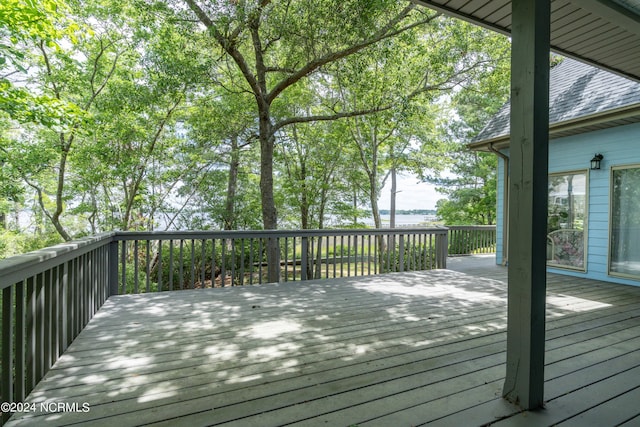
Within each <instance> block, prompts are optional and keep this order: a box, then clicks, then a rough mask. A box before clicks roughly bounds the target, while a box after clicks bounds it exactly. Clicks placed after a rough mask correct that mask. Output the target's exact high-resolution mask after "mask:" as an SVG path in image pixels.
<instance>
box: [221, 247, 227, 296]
mask: <svg viewBox="0 0 640 427" xmlns="http://www.w3.org/2000/svg"><path fill="white" fill-rule="evenodd" d="M226 251H227V239H220V287H221V288H224V286H225V279H226V276H227V272H226V266H227V253H226Z"/></svg>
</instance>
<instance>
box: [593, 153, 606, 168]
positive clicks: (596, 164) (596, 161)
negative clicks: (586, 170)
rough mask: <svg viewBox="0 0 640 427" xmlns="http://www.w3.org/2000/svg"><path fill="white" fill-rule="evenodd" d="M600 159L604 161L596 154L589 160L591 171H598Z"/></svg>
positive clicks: (602, 157) (600, 155)
mask: <svg viewBox="0 0 640 427" xmlns="http://www.w3.org/2000/svg"><path fill="white" fill-rule="evenodd" d="M602 159H604V156H603V155H602V154H596V155H595V156H593V159H591V170H596V169H600V162H601V161H602Z"/></svg>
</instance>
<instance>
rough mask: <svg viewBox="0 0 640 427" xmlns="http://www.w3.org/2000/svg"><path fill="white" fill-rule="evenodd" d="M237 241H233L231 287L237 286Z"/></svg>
mask: <svg viewBox="0 0 640 427" xmlns="http://www.w3.org/2000/svg"><path fill="white" fill-rule="evenodd" d="M235 279H236V239H231V286H235V285H236V283H235V282H236V280H235Z"/></svg>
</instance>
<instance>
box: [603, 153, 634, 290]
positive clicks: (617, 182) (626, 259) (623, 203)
mask: <svg viewBox="0 0 640 427" xmlns="http://www.w3.org/2000/svg"><path fill="white" fill-rule="evenodd" d="M609 242H610V243H609V244H610V248H609V273H610V274H614V275H619V276H630V277H634V278H640V166H635V167H626V168H614V169H613V170H612V177H611V239H610V240H609Z"/></svg>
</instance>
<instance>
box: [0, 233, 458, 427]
mask: <svg viewBox="0 0 640 427" xmlns="http://www.w3.org/2000/svg"><path fill="white" fill-rule="evenodd" d="M270 239H275V240H276V241H277V243H278V246H279V247H280V281H290V280H310V279H321V278H330V277H349V276H362V275H372V274H379V273H386V272H396V271H410V270H427V269H433V268H446V257H447V229H446V228H433V229H426V228H421V229H399V230H390V229H386V230H302V231H299V230H298V231H284V230H282V231H281V230H278V231H273V230H271V231H234V232H151V233H136V232H113V233H106V234H103V235H99V236H94V237H90V238H85V239H81V240H77V241H74V242H69V243H64V244H61V245H57V246H53V247H50V248H46V249H43V250H40V251H35V252H31V253H29V254H25V255H19V256H16V257H12V258H9V259H5V260H0V289H1V290H2V292H1V298H2V303H1V304H0V309H1V310H2V312H1V315H0V320H1V321H2V325H1V330H2V342H1V343H0V345H1V348H0V356H1V359H0V362H1V363H2V366H1V374H0V402H2V403H4V404H5V405H3V408H5V409H6V408H9V409H10V410H15V409H17V408H19V406H15V405H19V404H20V403H21V402H23V401H24V399H25V397H26V396H27V395H28V394H29V393H30V392H31V390H33V388H34V387H35V385H36V384H37V383H38V382H39V381H40V380H41V379H42V377H43V376H44V375H45V374H46V373H47V371H48V370H49V369H50V368H51V366H52V365H53V364H54V363H55V362H56V360H57V359H58V358H59V357H60V355H61V354H62V353H63V352H64V351H65V350H66V348H67V347H68V346H69V345H70V344H71V342H72V341H73V339H74V338H75V337H76V336H77V335H78V334H79V333H80V331H82V329H83V328H84V327H85V325H86V324H87V323H88V322H89V320H90V319H91V318H92V317H93V315H94V314H95V313H96V312H97V311H98V309H99V308H100V307H101V306H102V304H103V303H104V302H105V301H106V300H107V298H109V296H111V295H117V294H124V293H140V292H152V291H164V290H177V289H193V288H202V287H215V286H230V285H234V286H235V285H246V284H254V283H264V282H265V278H266V270H267V265H266V255H265V248H266V246H267V242H268V241H269V240H270ZM6 403H9V404H10V405H11V404H12V403H14V404H15V405H14V406H6ZM11 408H13V409H11ZM3 412H4V411H3ZM9 416H10V412H6V413H3V414H2V418H1V420H0V424H1V423H2V422H4V421H6V420H7V419H8V417H9Z"/></svg>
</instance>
